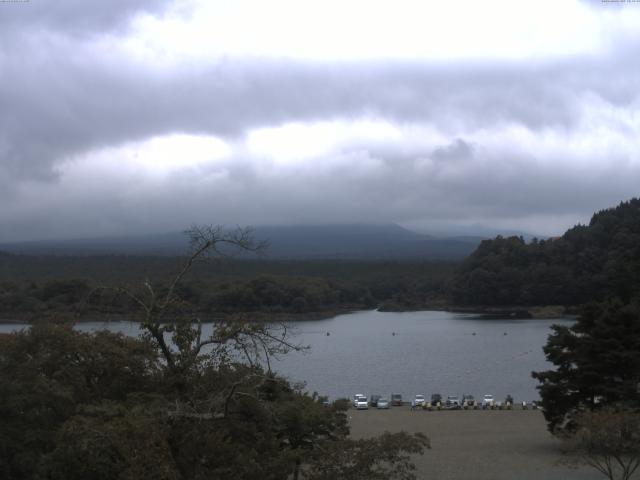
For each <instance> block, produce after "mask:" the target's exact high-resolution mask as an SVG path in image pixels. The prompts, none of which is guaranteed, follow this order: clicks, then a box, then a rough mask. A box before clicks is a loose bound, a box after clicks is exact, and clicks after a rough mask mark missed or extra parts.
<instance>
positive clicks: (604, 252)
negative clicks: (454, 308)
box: [452, 198, 640, 305]
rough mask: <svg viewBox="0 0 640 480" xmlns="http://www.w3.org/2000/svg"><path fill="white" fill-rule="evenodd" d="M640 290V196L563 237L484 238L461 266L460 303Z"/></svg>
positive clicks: (581, 299) (577, 298)
mask: <svg viewBox="0 0 640 480" xmlns="http://www.w3.org/2000/svg"><path fill="white" fill-rule="evenodd" d="M639 293H640V199H638V198H634V199H632V200H630V201H628V202H622V203H621V204H620V205H618V206H617V207H615V208H610V209H606V210H602V211H600V212H597V213H595V214H594V215H593V217H592V218H591V221H590V222H589V225H586V226H585V225H578V226H576V227H573V228H572V229H570V230H568V231H567V232H566V233H565V234H564V235H563V236H562V237H560V238H557V239H552V240H546V241H545V240H540V241H537V240H534V241H532V242H530V243H527V242H525V241H524V240H523V239H522V238H521V237H509V238H503V237H497V238H495V239H494V240H485V241H483V242H481V243H480V245H479V246H478V248H477V249H476V250H475V251H474V252H473V254H471V255H470V256H469V257H468V258H467V259H466V260H465V261H464V262H463V263H462V265H461V266H460V268H459V269H458V272H457V274H456V277H455V280H454V285H453V291H452V295H453V300H454V302H455V303H457V304H459V305H542V304H544V305H552V304H555V305H579V304H582V303H585V302H587V301H590V300H598V299H602V298H604V297H606V296H611V295H613V296H618V297H621V298H622V299H623V300H627V299H629V298H631V297H632V296H635V295H638V294H639Z"/></svg>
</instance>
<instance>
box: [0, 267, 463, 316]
mask: <svg viewBox="0 0 640 480" xmlns="http://www.w3.org/2000/svg"><path fill="white" fill-rule="evenodd" d="M183 261H184V259H183V258H181V257H140V256H124V255H121V256H87V257H66V256H41V257H40V256H26V255H13V254H0V267H1V268H0V315H1V316H2V317H4V318H5V319H16V320H21V319H27V320H34V319H40V318H43V317H55V316H59V315H60V314H61V313H62V314H66V315H73V316H76V317H78V318H91V317H92V316H95V315H117V316H126V315H127V314H128V313H129V312H131V311H132V304H131V300H130V299H128V298H126V296H123V295H120V294H118V292H117V291H115V290H114V289H112V288H111V287H115V286H121V285H126V284H136V283H139V282H140V281H142V280H144V279H145V278H148V279H149V280H150V282H151V283H153V284H155V285H156V286H157V287H158V288H162V286H163V284H162V282H163V281H166V279H167V278H171V274H172V273H175V271H176V270H177V269H178V267H179V265H180V264H181V262H183ZM455 267H456V264H455V263H452V262H426V261H424V262H421V261H379V262H374V261H342V260H307V261H303V260H300V261H284V260H283V261H277V260H264V259H255V260H248V259H224V260H217V261H211V262H206V263H201V264H197V265H195V266H194V268H193V272H192V275H191V277H190V278H189V280H188V281H186V282H185V283H184V284H182V285H181V295H182V297H183V298H184V299H185V300H186V301H188V302H189V303H190V305H191V306H192V308H193V309H194V310H195V311H197V312H198V313H199V314H201V315H203V316H205V318H212V317H214V316H216V315H225V314H230V313H238V312H251V313H260V314H266V315H296V314H306V315H308V314H321V315H323V314H332V313H335V312H339V311H345V310H353V309H365V308H372V307H374V306H383V307H384V308H390V309H404V308H415V307H420V306H422V307H424V306H428V305H429V304H438V303H444V301H445V300H446V294H447V286H448V283H449V281H450V279H451V276H452V274H453V271H454V270H455ZM103 287H107V288H103Z"/></svg>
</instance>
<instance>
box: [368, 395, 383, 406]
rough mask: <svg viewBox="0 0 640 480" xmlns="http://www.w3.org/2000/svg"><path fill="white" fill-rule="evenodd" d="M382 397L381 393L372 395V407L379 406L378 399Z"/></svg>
mask: <svg viewBox="0 0 640 480" xmlns="http://www.w3.org/2000/svg"><path fill="white" fill-rule="evenodd" d="M380 398H382V396H381V395H371V400H369V405H371V406H372V407H377V406H378V400H379V399H380Z"/></svg>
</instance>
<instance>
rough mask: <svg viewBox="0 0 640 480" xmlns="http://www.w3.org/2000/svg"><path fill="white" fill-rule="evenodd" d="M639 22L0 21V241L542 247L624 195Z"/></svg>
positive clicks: (628, 181)
mask: <svg viewBox="0 0 640 480" xmlns="http://www.w3.org/2000/svg"><path fill="white" fill-rule="evenodd" d="M639 59H640V3H634V2H631V1H629V2H618V3H614V2H610V1H609V2H606V1H605V2H601V1H596V0H594V1H586V0H582V1H578V0H562V1H559V0H549V1H547V0H535V1H533V0H522V1H514V0H483V1H477V0H470V1H460V0H457V1H454V2H446V1H442V0H440V1H426V0H322V1H305V0H269V1H264V0H234V1H224V0H184V1H183V0H108V1H106V0H103V1H98V0H92V1H89V0H55V1H50V0H30V1H24V2H21V1H13V2H0V241H14V240H26V239H46V238H65V237H82V236H96V235H119V234H123V233H143V232H161V231H175V230H181V229H183V228H185V227H187V226H188V225H190V224H192V223H215V224H218V223H224V224H232V225H236V224H241V225H247V224H292V223H293V224H296V223H298V224H310V223H343V222H348V223H369V222H378V223H379V222H384V223H387V222H395V223H400V224H402V225H406V226H411V227H414V228H422V229H426V230H432V231H436V230H438V231H442V230H443V229H446V228H447V227H449V226H453V227H460V226H465V225H473V226H476V225H477V226H482V227H484V228H508V229H520V230H523V231H528V232H532V233H536V234H541V235H555V234H561V233H562V232H563V231H564V230H565V229H566V228H568V227H571V226H573V225H574V224H576V223H578V222H586V221H588V219H589V217H590V215H591V213H592V212H593V211H594V210H598V209H601V208H605V207H609V206H613V205H615V204H617V203H618V202H620V201H622V200H627V199H629V198H631V197H633V196H638V195H639V194H640V60H639Z"/></svg>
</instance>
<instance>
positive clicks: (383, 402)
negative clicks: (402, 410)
mask: <svg viewBox="0 0 640 480" xmlns="http://www.w3.org/2000/svg"><path fill="white" fill-rule="evenodd" d="M376 406H377V407H378V408H379V409H383V408H384V409H388V408H389V407H390V406H391V402H390V401H389V399H388V398H385V397H380V398H379V399H378V402H377V404H376Z"/></svg>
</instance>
